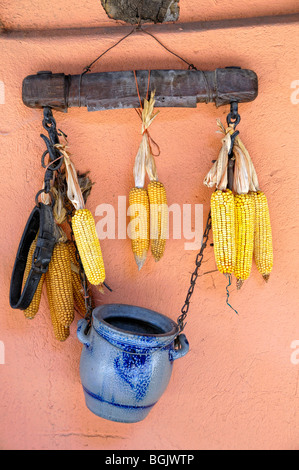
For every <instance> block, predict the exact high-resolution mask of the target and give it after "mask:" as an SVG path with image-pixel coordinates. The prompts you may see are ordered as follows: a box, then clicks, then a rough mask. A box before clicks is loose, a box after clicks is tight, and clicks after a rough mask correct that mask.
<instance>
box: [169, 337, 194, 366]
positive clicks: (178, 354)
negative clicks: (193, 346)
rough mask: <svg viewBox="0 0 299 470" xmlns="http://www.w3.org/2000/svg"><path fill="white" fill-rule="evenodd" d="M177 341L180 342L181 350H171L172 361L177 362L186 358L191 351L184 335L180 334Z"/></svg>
mask: <svg viewBox="0 0 299 470" xmlns="http://www.w3.org/2000/svg"><path fill="white" fill-rule="evenodd" d="M177 339H178V340H179V344H180V348H179V349H172V350H170V359H171V360H172V361H175V360H176V359H179V358H180V357H183V356H185V354H187V352H188V351H189V342H188V340H187V338H186V336H185V335H184V334H180V335H179V336H178V337H177Z"/></svg>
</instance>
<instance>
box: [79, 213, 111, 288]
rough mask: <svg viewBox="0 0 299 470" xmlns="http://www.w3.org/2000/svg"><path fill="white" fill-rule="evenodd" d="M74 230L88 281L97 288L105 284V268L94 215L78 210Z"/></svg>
mask: <svg viewBox="0 0 299 470" xmlns="http://www.w3.org/2000/svg"><path fill="white" fill-rule="evenodd" d="M72 228H73V232H74V237H75V242H76V245H77V248H78V251H79V254H80V258H81V262H82V265H83V269H84V271H85V274H86V277H87V279H88V280H89V282H90V283H91V284H93V285H95V286H97V285H100V284H103V282H104V281H105V277H106V274H105V266H104V261H103V257H102V250H101V245H100V242H99V239H98V236H97V232H96V227H95V222H94V218H93V216H92V213H91V212H90V211H89V210H88V209H79V210H76V212H75V214H74V216H73V218H72Z"/></svg>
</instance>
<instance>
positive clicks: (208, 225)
mask: <svg viewBox="0 0 299 470" xmlns="http://www.w3.org/2000/svg"><path fill="white" fill-rule="evenodd" d="M211 228H212V218H211V212H209V215H208V220H207V223H206V228H205V231H204V234H203V238H202V243H201V248H200V251H199V253H198V254H197V256H196V261H195V264H196V268H195V270H194V272H193V273H192V276H191V280H190V287H189V290H188V293H187V297H186V300H185V303H184V305H183V307H182V309H181V315H180V316H179V317H178V319H177V323H178V327H179V333H181V332H182V331H183V329H184V328H185V326H186V323H184V322H185V318H186V316H187V313H188V311H189V306H190V300H191V297H192V294H193V292H194V288H195V284H196V281H197V278H198V274H199V273H198V271H199V268H200V267H201V263H202V260H203V255H204V250H205V249H206V247H207V242H208V239H209V233H210V230H211Z"/></svg>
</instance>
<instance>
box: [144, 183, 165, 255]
mask: <svg viewBox="0 0 299 470" xmlns="http://www.w3.org/2000/svg"><path fill="white" fill-rule="evenodd" d="M147 192H148V197H149V202H150V236H151V252H152V254H153V257H154V258H155V261H159V260H160V259H161V258H162V256H163V254H164V250H165V244H166V235H167V228H168V206H167V197H166V191H165V187H164V185H163V184H162V183H160V182H159V181H151V182H150V183H149V185H148V187H147Z"/></svg>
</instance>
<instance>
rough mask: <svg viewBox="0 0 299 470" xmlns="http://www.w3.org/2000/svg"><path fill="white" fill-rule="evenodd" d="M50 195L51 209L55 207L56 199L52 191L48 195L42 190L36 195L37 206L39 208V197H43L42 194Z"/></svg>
mask: <svg viewBox="0 0 299 470" xmlns="http://www.w3.org/2000/svg"><path fill="white" fill-rule="evenodd" d="M43 193H45V194H50V197H51V200H52V203H51V207H54V204H55V199H54V196H53V194H52V193H51V191H49V192H48V193H46V191H45V189H44V188H43V189H40V191H38V193H37V194H36V196H35V204H36V205H37V206H38V204H39V202H38V197H39V196H40V195H41V194H43Z"/></svg>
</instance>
